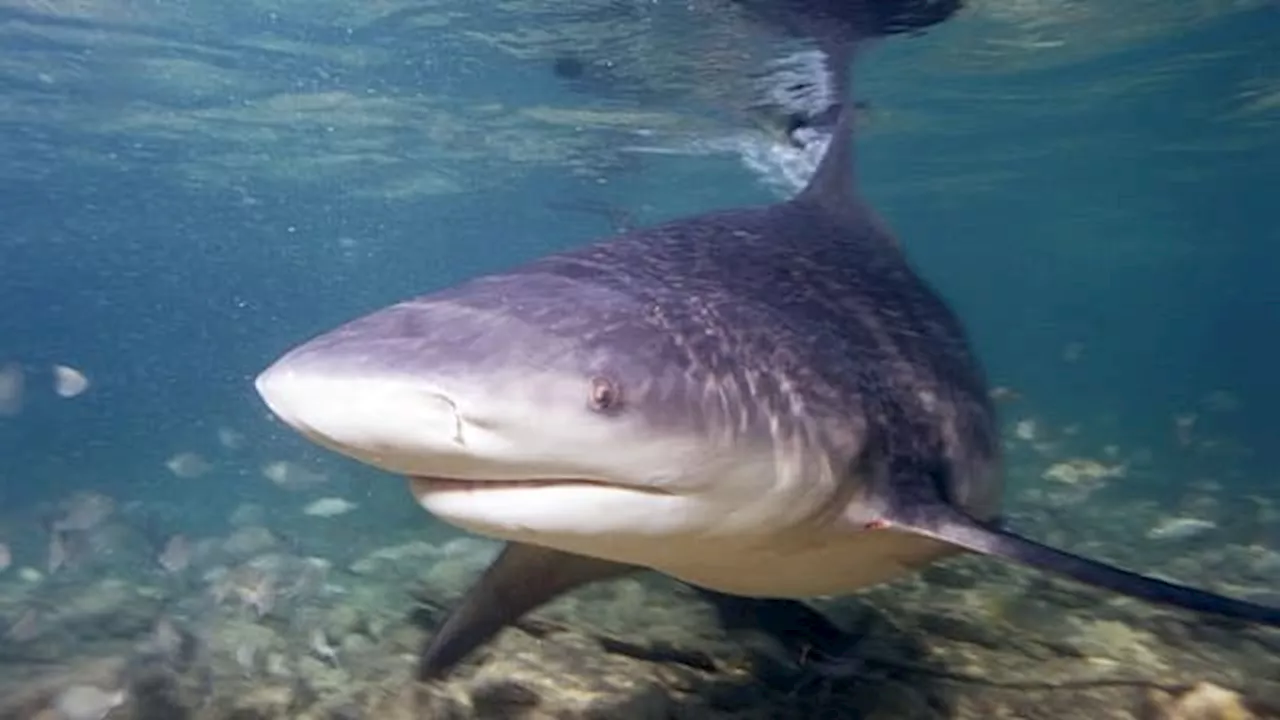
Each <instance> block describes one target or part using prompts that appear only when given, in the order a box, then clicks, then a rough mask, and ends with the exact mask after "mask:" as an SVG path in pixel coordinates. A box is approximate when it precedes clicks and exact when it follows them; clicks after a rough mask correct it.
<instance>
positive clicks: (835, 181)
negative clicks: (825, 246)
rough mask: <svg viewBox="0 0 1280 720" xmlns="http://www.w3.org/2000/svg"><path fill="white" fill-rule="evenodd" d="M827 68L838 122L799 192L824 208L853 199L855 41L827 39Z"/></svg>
mask: <svg viewBox="0 0 1280 720" xmlns="http://www.w3.org/2000/svg"><path fill="white" fill-rule="evenodd" d="M823 51H824V53H825V54H826V64H827V71H828V72H829V73H830V75H831V80H832V82H831V85H832V87H833V88H835V94H836V97H837V98H838V99H837V102H838V103H839V105H838V107H837V108H836V123H835V126H834V127H833V128H832V129H831V138H830V140H828V142H827V148H826V151H825V152H824V153H823V155H822V160H821V161H819V162H818V168H817V170H815V171H814V173H813V176H812V177H810V178H809V183H808V184H807V185H806V186H805V188H804V189H803V190H801V191H800V194H799V195H798V196H797V199H798V200H801V201H805V202H811V203H815V204H817V205H820V206H822V207H824V208H829V209H833V210H834V209H840V208H847V207H848V206H849V205H850V204H851V203H852V202H853V201H854V191H855V188H854V177H853V129H854V116H855V110H854V103H853V102H852V99H851V98H850V84H851V83H850V75H851V74H852V64H853V57H854V45H853V43H848V42H845V43H827V44H825V46H824V48H823Z"/></svg>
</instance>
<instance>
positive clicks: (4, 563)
mask: <svg viewBox="0 0 1280 720" xmlns="http://www.w3.org/2000/svg"><path fill="white" fill-rule="evenodd" d="M11 565H13V551H12V550H10V549H9V546H8V545H7V544H5V543H2V542H0V572H4V571H5V570H8V569H9V566H11Z"/></svg>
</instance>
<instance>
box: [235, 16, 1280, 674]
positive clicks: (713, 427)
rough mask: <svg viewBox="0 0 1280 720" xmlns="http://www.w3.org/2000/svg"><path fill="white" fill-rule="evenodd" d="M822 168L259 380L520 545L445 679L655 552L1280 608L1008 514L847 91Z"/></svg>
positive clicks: (697, 564)
mask: <svg viewBox="0 0 1280 720" xmlns="http://www.w3.org/2000/svg"><path fill="white" fill-rule="evenodd" d="M857 49H858V44H857V43H854V42H845V43H838V44H835V45H834V46H831V47H829V49H828V56H829V58H830V72H831V73H832V74H833V78H834V85H835V87H836V88H837V89H839V90H841V91H845V92H843V96H842V97H841V98H839V99H838V100H837V102H839V103H840V106H839V107H838V108H837V109H836V112H834V113H833V117H834V121H833V122H834V126H832V127H830V128H829V129H830V138H829V141H828V143H827V149H826V151H825V154H824V155H823V156H822V159H821V162H820V164H819V165H818V167H817V169H816V171H815V172H814V173H813V175H812V178H811V179H810V180H809V182H808V184H807V186H806V187H804V188H803V190H801V191H800V192H799V193H797V194H795V195H794V196H793V197H791V198H789V199H786V200H784V201H781V202H776V203H773V204H768V205H761V206H754V207H741V208H734V209H728V210H718V211H715V212H709V213H705V214H701V215H697V216H693V217H685V218H681V219H677V220H673V221H670V222H667V223H663V224H659V225H656V226H653V227H647V228H642V229H635V230H631V231H628V232H625V233H622V234H619V235H616V236H614V237H611V238H607V239H604V240H602V241H599V242H596V243H592V244H590V245H586V246H583V247H577V248H573V249H570V250H567V251H564V252H559V253H555V254H550V255H547V256H544V257H541V258H538V259H535V260H532V261H530V262H526V263H523V264H520V265H517V266H514V267H510V268H507V269H504V270H501V271H498V272H493V273H490V274H486V275H481V276H478V277H474V278H472V279H469V280H467V281H464V282H461V283H459V284H457V285H454V286H452V287H447V288H443V289H439V290H436V291H433V292H429V293H427V294H425V295H421V296H419V297H415V298H411V299H408V300H405V301H402V302H399V303H396V304H394V305H391V306H389V307H386V308H383V309H380V310H376V311H374V312H372V313H369V314H366V315H364V316H362V317H358V318H356V319H354V320H351V321H349V322H347V323H346V324H344V325H342V326H340V327H338V328H336V329H333V330H330V331H328V332H325V333H323V334H321V335H319V336H317V337H314V338H312V339H310V340H307V341H305V342H303V343H302V344H300V345H298V346H297V347H294V348H293V349H291V350H288V351H287V352H285V353H284V354H283V355H282V356H281V357H279V358H278V359H277V360H275V361H274V362H273V363H271V364H270V366H269V367H267V369H265V370H264V371H263V372H262V373H261V374H260V375H259V376H258V377H257V379H256V381H255V386H256V389H257V392H258V393H259V395H260V396H261V398H262V399H263V401H264V402H265V404H266V405H267V406H268V407H269V408H270V410H271V411H272V413H274V415H275V416H276V417H277V418H278V419H279V420H280V421H282V422H283V423H285V424H287V425H288V426H290V427H291V428H293V429H295V430H296V431H298V432H299V433H301V434H302V435H304V436H305V437H307V438H309V439H310V440H311V441H313V442H315V443H317V444H319V445H321V446H324V447H327V448H330V449H332V450H333V451H336V452H337V453H341V454H342V455H345V456H348V457H350V458H354V459H355V460H358V461H360V462H363V463H365V464H368V465H370V466H373V467H375V468H378V469H380V470H383V471H386V472H388V473H392V474H396V475H400V476H404V477H405V478H407V487H408V490H409V492H410V494H411V495H412V497H413V498H414V499H415V500H416V502H417V503H418V504H419V505H421V507H422V508H424V509H425V510H426V511H427V512H429V513H431V514H432V515H434V516H435V517H437V518H439V519H441V520H443V521H444V522H446V523H449V524H452V525H454V526H456V527H459V528H462V529H464V530H467V531H470V532H473V533H476V534H479V535H482V536H487V537H491V538H497V539H499V540H502V541H505V544H504V547H503V549H502V551H501V552H500V553H499V554H498V556H497V558H496V559H495V560H494V561H493V563H492V564H491V565H490V566H489V567H488V568H487V569H486V570H485V571H484V572H483V573H482V574H481V576H480V577H479V579H478V580H477V581H476V582H475V584H474V585H473V586H472V587H471V589H470V590H468V592H466V593H465V594H464V596H463V597H462V598H461V600H460V601H459V602H458V603H457V605H456V606H455V607H454V608H452V609H451V611H450V612H449V614H448V615H447V617H446V618H445V620H444V622H443V624H442V625H441V626H440V627H439V628H438V629H437V631H436V632H435V633H434V634H433V635H432V636H431V638H430V639H429V640H428V641H427V642H426V643H425V645H424V646H423V649H422V652H421V656H420V658H419V665H418V677H419V678H420V679H423V680H429V679H435V678H440V677H443V676H445V675H446V674H447V673H448V672H449V671H450V670H451V669H452V668H454V667H455V666H456V665H458V664H459V663H460V662H461V661H462V660H463V659H465V658H466V657H467V656H468V655H469V654H470V653H472V652H473V651H475V650H476V649H478V648H479V647H481V646H483V645H484V644H485V643H487V642H488V641H489V640H490V639H491V638H492V637H493V636H494V635H495V634H497V633H498V632H500V631H501V630H502V629H503V628H505V627H507V626H508V625H510V624H512V623H513V622H515V621H516V620H518V619H519V618H520V617H521V616H523V615H524V614H525V613H527V612H530V611H531V610H533V609H535V608H537V607H540V606H541V605H543V604H545V603H547V602H549V601H551V600H552V599H554V598H557V597H559V596H561V595H563V594H565V593H568V592H570V591H573V590H575V589H577V588H580V587H582V586H584V585H587V584H590V583H595V582H601V581H605V580H609V579H613V578H619V577H622V576H624V575H628V574H631V573H636V572H639V571H646V570H647V571H657V572H659V573H663V574H666V575H668V576H671V577H674V578H676V579H678V580H680V581H683V582H685V583H688V584H690V585H693V586H695V587H697V588H702V589H706V590H708V591H712V592H715V593H721V594H724V595H726V596H732V597H743V598H760V599H778V600H779V601H787V602H799V601H801V600H803V599H804V598H811V597H815V596H829V595H848V594H852V593H855V592H857V591H859V590H862V589H864V588H868V587H871V586H874V585H878V584H881V583H885V582H888V581H891V580H894V579H897V578H901V577H903V576H905V575H908V574H911V573H915V572H917V571H919V570H921V569H922V568H925V567H927V566H929V565H931V564H933V563H936V562H938V561H940V560H943V559H946V558H950V557H953V556H957V555H961V554H977V555H983V556H989V557H993V558H999V559H1002V560H1005V561H1010V562H1013V563H1017V564H1020V565H1023V566H1026V567H1030V568H1034V569H1036V570H1039V571H1043V572H1046V573H1052V574H1056V575H1059V576H1064V577H1066V578H1070V579H1073V580H1075V581H1078V582H1080V583H1084V584H1087V585H1091V586H1094V587H1097V588H1101V589H1104V590H1108V591H1112V592H1115V593H1119V594H1122V595H1125V596H1130V597H1133V598H1137V599H1140V600H1143V601H1146V602H1149V603H1154V604H1160V605H1165V606H1171V607H1175V608H1181V609H1183V610H1187V611H1192V612H1196V613H1205V614H1210V615H1216V616H1221V617H1225V618H1232V619H1235V620H1238V621H1241V622H1244V623H1255V624H1261V625H1265V626H1271V627H1280V609H1277V608H1274V607H1267V606H1264V605H1260V604H1255V603H1251V602H1248V601H1245V600H1242V599H1236V598H1231V597H1227V596H1224V595H1220V594H1216V593H1213V592H1210V591H1207V590H1204V589H1199V588H1195V587H1191V586H1185V585H1180V584H1175V583H1171V582H1167V581H1165V580H1161V579H1158V578H1155V577H1151V576H1148V575H1143V574H1140V573H1137V572H1133V571H1130V570H1126V569H1123V568H1119V567H1116V566H1112V565H1109V564H1105V563H1103V562H1100V561H1097V560H1094V559H1090V558H1087V557H1082V556H1079V555H1076V554H1072V553H1069V552H1066V551H1064V550H1061V549H1057V548H1054V547H1051V546H1048V545H1045V544H1042V543H1039V542H1036V541H1035V540H1033V539H1031V538H1029V537H1025V536H1023V535H1020V534H1017V533H1015V532H1014V531H1013V530H1012V529H1011V528H1009V527H1007V525H1006V523H1004V522H1003V521H1002V517H1001V505H1002V497H1003V494H1004V480H1003V476H1004V471H1003V463H1002V458H1001V443H1000V437H999V424H998V418H997V415H996V412H995V410H994V408H993V405H992V402H991V400H990V397H989V393H988V385H987V381H986V378H985V374H984V370H983V367H982V365H981V362H980V361H979V359H978V357H977V356H976V354H975V351H974V349H973V348H972V347H971V344H970V342H969V339H968V337H967V334H966V331H965V328H964V326H963V324H962V322H961V320H960V318H959V317H958V316H957V314H956V313H955V312H954V311H953V310H952V309H951V307H950V305H949V304H948V302H947V301H946V300H945V299H944V298H943V296H942V295H941V294H940V293H939V292H937V291H936V290H935V289H934V288H933V287H932V286H931V285H930V284H929V283H928V282H927V281H926V280H925V279H924V278H923V277H922V275H921V274H920V273H919V272H917V271H916V269H915V267H914V265H913V264H912V263H911V261H910V260H909V258H908V257H907V255H906V253H905V251H904V250H903V248H902V247H901V245H900V243H899V241H898V239H897V238H896V237H895V235H894V234H893V233H892V232H891V230H890V229H889V228H888V226H887V224H886V222H885V221H884V220H883V219H881V218H880V217H879V216H878V215H877V213H876V212H875V211H874V210H873V209H872V208H871V207H870V206H869V205H868V203H867V202H866V201H865V200H864V199H863V198H862V195H861V193H860V192H859V187H858V183H857V182H856V176H855V173H854V160H855V158H854V150H855V138H854V132H853V130H854V128H853V125H854V123H853V120H852V118H853V115H854V113H853V112H852V107H853V105H852V103H851V102H849V94H848V92H847V89H848V88H850V81H849V75H850V74H851V72H852V69H853V62H852V61H853V59H854V56H855V50H857Z"/></svg>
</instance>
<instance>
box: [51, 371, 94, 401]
mask: <svg viewBox="0 0 1280 720" xmlns="http://www.w3.org/2000/svg"><path fill="white" fill-rule="evenodd" d="M88 389H89V378H87V377H85V375H84V373H82V372H80V371H79V370H77V369H75V368H73V367H70V366H68V365H54V366H53V392H54V393H56V394H57V395H58V397H61V398H68V399H69V398H73V397H76V396H77V395H82V394H84V392H85V391H86V390H88Z"/></svg>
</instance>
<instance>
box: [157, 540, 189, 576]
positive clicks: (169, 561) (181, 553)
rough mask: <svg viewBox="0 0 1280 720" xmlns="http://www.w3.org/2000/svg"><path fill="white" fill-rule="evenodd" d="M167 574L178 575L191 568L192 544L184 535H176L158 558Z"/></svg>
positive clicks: (166, 544)
mask: <svg viewBox="0 0 1280 720" xmlns="http://www.w3.org/2000/svg"><path fill="white" fill-rule="evenodd" d="M156 561H157V562H159V563H160V567H162V568H164V570H165V572H168V573H171V574H174V575H177V574H178V573H181V572H182V571H183V570H186V569H187V568H188V567H190V566H191V543H190V542H188V541H187V538H186V536H184V535H174V536H173V537H170V538H169V541H168V542H167V543H165V545H164V550H163V551H162V552H161V553H160V556H159V557H158V558H156Z"/></svg>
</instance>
